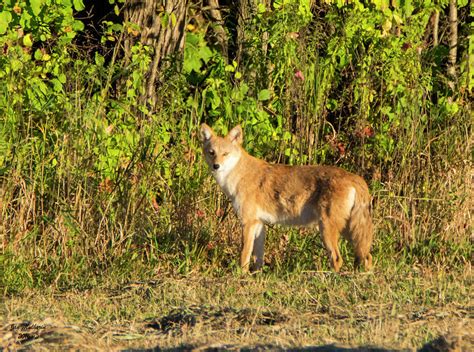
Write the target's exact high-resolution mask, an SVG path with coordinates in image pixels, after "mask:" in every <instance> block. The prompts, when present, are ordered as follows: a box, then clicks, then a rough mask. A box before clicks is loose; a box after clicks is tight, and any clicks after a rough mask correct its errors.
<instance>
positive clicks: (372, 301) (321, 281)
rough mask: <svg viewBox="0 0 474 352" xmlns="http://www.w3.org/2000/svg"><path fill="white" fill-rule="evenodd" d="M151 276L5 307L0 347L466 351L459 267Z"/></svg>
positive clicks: (467, 286) (469, 343)
mask: <svg viewBox="0 0 474 352" xmlns="http://www.w3.org/2000/svg"><path fill="white" fill-rule="evenodd" d="M388 262H389V263H390V260H388ZM154 276H155V278H154V279H153V280H149V281H143V282H140V281H135V280H133V278H130V279H129V280H127V282H126V283H125V282H124V283H122V284H119V283H117V282H107V281H104V282H102V283H101V284H99V285H97V286H96V287H93V288H90V289H83V290H60V289H57V288H54V287H50V288H47V289H44V290H40V289H36V290H25V291H24V292H23V293H22V294H20V295H16V296H12V297H6V298H4V299H3V300H4V302H3V304H2V306H1V307H2V308H1V311H0V314H1V316H2V322H1V323H2V328H1V330H0V336H1V339H0V341H1V347H3V348H4V349H5V350H15V349H16V348H26V349H27V350H50V349H53V350H64V349H91V350H112V349H113V350H120V349H127V348H133V349H145V348H158V347H159V348H161V349H165V350H167V349H173V348H176V347H181V348H184V349H191V348H201V349H206V348H217V349H218V350H219V349H239V348H243V347H245V348H257V349H273V350H278V349H285V348H293V349H294V348H303V347H304V348H309V347H316V346H319V347H320V348H321V346H326V347H327V348H333V347H338V348H349V347H352V348H355V347H357V348H375V347H377V348H385V349H404V350H406V349H418V348H421V347H422V346H423V345H425V344H426V343H428V342H431V343H432V345H431V347H430V348H441V347H442V349H438V350H446V348H447V347H449V346H451V348H454V349H453V350H457V351H460V350H462V351H469V350H472V348H473V347H474V344H473V339H474V335H473V329H472V326H473V320H474V319H473V318H474V317H473V305H472V299H473V297H472V276H471V267H470V265H468V264H465V265H464V266H459V267H458V268H455V269H452V270H447V268H443V267H439V268H433V267H430V266H426V265H421V264H420V265H413V266H407V265H400V264H397V263H395V262H393V261H392V262H391V265H387V266H385V267H383V268H380V267H378V268H376V269H375V270H374V271H373V272H371V273H358V274H357V273H352V272H346V273H342V274H335V273H333V272H326V271H321V272H314V271H301V272H293V273H287V274H285V273H272V272H264V273H258V274H254V275H252V276H246V275H241V274H239V273H237V272H235V273H226V274H222V275H218V276H215V275H209V274H202V273H199V272H191V273H189V274H187V275H173V274H171V273H166V272H159V271H157V272H156V273H155V275H154ZM440 336H441V337H442V338H441V339H440ZM434 340H436V341H434ZM433 341H434V342H433ZM433 346H435V347H433ZM436 346H437V347H436ZM440 346H441V347H440ZM443 346H444V347H443ZM456 348H457V349H456ZM432 350H437V349H432Z"/></svg>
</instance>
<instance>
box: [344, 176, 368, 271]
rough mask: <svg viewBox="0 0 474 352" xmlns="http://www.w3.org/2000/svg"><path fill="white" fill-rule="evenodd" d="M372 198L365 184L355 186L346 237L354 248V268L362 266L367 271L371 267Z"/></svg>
mask: <svg viewBox="0 0 474 352" xmlns="http://www.w3.org/2000/svg"><path fill="white" fill-rule="evenodd" d="M371 213H372V197H371V196H370V194H369V190H368V188H367V185H366V184H365V182H363V181H362V182H361V183H360V184H357V185H356V196H355V202H354V206H353V207H352V210H351V214H350V218H349V223H348V230H349V231H348V232H349V233H348V235H349V239H350V241H351V242H352V245H353V247H354V254H355V262H354V266H355V267H356V268H358V267H360V266H361V265H364V267H365V269H366V270H368V269H370V268H371V267H372V255H371V254H370V249H371V246H372V240H373V224H372V214H371Z"/></svg>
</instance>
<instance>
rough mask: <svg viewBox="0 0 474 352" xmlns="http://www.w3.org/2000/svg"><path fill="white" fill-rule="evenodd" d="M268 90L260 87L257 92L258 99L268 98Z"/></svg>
mask: <svg viewBox="0 0 474 352" xmlns="http://www.w3.org/2000/svg"><path fill="white" fill-rule="evenodd" d="M270 96H271V94H270V91H269V90H268V89H262V90H261V91H260V92H259V93H258V100H260V101H263V100H268V99H270Z"/></svg>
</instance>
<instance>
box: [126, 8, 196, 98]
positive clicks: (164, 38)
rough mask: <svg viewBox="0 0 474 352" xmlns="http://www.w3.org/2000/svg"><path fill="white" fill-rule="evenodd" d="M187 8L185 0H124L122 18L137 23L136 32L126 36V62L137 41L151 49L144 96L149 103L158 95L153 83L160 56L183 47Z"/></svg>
mask: <svg viewBox="0 0 474 352" xmlns="http://www.w3.org/2000/svg"><path fill="white" fill-rule="evenodd" d="M187 10H188V0H164V1H157V0H127V2H126V4H125V12H124V17H125V22H130V23H132V24H134V25H138V27H139V35H138V36H133V35H130V34H129V35H127V38H126V39H125V62H126V63H128V62H129V61H130V58H131V55H132V52H131V49H132V46H133V45H134V44H135V43H136V42H137V41H139V42H140V43H142V44H144V45H148V46H150V47H151V48H153V49H154V51H153V54H152V61H151V64H150V68H149V72H148V77H147V80H146V93H145V97H143V98H144V100H145V101H146V102H149V103H150V104H151V105H152V106H154V105H155V104H156V101H157V99H158V95H157V93H156V92H157V89H156V87H157V85H158V82H159V75H158V74H159V70H160V68H161V66H162V64H163V58H164V57H165V56H167V55H170V54H174V53H181V52H182V51H183V48H184V37H185V35H184V30H185V26H186V15H187Z"/></svg>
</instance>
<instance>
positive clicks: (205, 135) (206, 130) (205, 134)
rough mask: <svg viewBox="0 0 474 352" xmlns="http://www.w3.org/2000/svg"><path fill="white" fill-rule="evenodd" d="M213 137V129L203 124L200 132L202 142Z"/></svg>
mask: <svg viewBox="0 0 474 352" xmlns="http://www.w3.org/2000/svg"><path fill="white" fill-rule="evenodd" d="M213 135H214V131H212V128H210V127H209V126H208V125H206V124H205V123H203V124H202V125H201V131H200V137H201V142H205V141H208V140H209V139H211V137H212V136H213Z"/></svg>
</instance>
